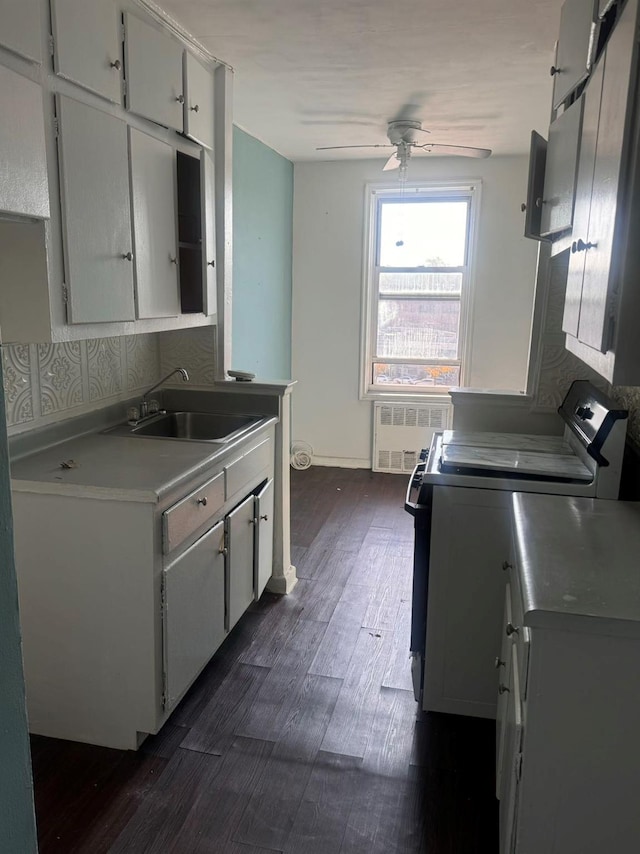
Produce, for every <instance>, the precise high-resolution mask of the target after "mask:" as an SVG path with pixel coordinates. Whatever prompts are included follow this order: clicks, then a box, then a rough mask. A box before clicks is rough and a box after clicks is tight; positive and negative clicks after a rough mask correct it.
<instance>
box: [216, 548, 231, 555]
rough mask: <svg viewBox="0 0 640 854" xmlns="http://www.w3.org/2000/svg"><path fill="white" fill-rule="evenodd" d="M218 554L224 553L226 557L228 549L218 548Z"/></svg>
mask: <svg viewBox="0 0 640 854" xmlns="http://www.w3.org/2000/svg"><path fill="white" fill-rule="evenodd" d="M218 554H219V555H224V556H225V557H226V556H227V555H228V554H229V549H225V548H224V547H223V548H221V549H218Z"/></svg>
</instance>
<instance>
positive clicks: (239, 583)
mask: <svg viewBox="0 0 640 854" xmlns="http://www.w3.org/2000/svg"><path fill="white" fill-rule="evenodd" d="M254 508H255V498H254V496H253V495H249V496H248V497H247V498H245V500H244V501H243V502H242V503H241V504H239V505H238V506H237V507H236V508H235V509H234V510H232V511H231V513H229V515H228V516H227V518H226V521H225V525H226V536H227V564H228V594H227V595H228V615H227V629H228V630H229V631H230V630H231V629H232V628H233V627H234V626H235V624H236V623H237V622H238V620H239V619H240V617H241V616H242V615H243V614H244V612H245V611H246V610H247V608H248V607H249V605H250V604H251V603H252V602H253V599H254V596H255V589H254V583H253V533H254V532H253V528H254V512H255V509H254Z"/></svg>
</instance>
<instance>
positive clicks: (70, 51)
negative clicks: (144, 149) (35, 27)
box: [51, 0, 122, 104]
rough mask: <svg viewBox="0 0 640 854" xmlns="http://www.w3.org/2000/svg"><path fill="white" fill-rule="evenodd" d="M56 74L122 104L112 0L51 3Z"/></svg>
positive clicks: (118, 42)
mask: <svg viewBox="0 0 640 854" xmlns="http://www.w3.org/2000/svg"><path fill="white" fill-rule="evenodd" d="M51 22H52V26H53V43H54V66H55V71H56V74H59V75H60V77H65V78H66V79H67V80H72V81H73V82H74V83H77V84H78V85H79V86H83V87H84V88H85V89H89V90H90V91H91V92H95V93H96V94H98V95H102V97H104V98H107V99H108V100H109V101H113V102H114V103H116V104H119V103H121V101H122V77H121V74H122V61H121V57H120V53H121V40H120V27H119V22H118V10H117V8H116V6H115V4H114V2H113V0H51Z"/></svg>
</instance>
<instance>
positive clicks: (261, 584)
mask: <svg viewBox="0 0 640 854" xmlns="http://www.w3.org/2000/svg"><path fill="white" fill-rule="evenodd" d="M255 501H256V506H255V514H256V515H255V520H256V524H255V529H256V532H255V558H254V566H255V591H256V599H258V598H259V597H260V596H261V595H262V591H263V590H264V588H265V587H266V584H267V581H268V580H269V579H270V578H271V572H272V570H273V478H271V480H268V481H267V482H266V483H265V485H264V486H263V487H262V489H261V490H260V492H258V494H257V495H256V497H255Z"/></svg>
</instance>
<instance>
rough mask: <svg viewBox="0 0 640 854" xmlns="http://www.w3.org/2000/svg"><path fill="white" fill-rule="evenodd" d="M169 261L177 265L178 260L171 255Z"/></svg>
mask: <svg viewBox="0 0 640 854" xmlns="http://www.w3.org/2000/svg"><path fill="white" fill-rule="evenodd" d="M169 261H170V263H171V264H177V263H178V258H177V257H176V256H175V255H169Z"/></svg>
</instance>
